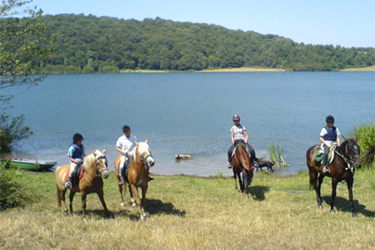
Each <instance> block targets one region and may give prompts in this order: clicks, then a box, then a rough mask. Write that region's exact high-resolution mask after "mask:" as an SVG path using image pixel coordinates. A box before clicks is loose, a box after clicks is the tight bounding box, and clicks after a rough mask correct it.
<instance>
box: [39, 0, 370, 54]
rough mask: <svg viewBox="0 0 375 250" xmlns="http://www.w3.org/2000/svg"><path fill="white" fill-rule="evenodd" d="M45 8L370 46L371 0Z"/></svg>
mask: <svg viewBox="0 0 375 250" xmlns="http://www.w3.org/2000/svg"><path fill="white" fill-rule="evenodd" d="M32 5H33V6H34V5H36V6H38V8H41V9H42V10H43V11H44V14H51V15H55V14H62V13H69V14H71V13H73V14H81V13H83V14H85V15H89V14H92V15H95V16H98V17H100V16H110V17H117V18H123V19H136V20H143V19H145V18H156V17H160V18H162V19H169V20H173V21H179V22H185V21H187V22H194V23H207V24H216V25H220V26H224V27H226V28H229V29H234V30H237V29H240V30H244V31H255V32H258V33H261V34H275V35H279V36H282V37H286V38H290V39H292V40H293V41H295V42H299V43H302V42H303V43H305V44H323V45H327V44H332V45H341V46H342V47H375V0H273V1H271V0H257V1H255V0H238V1H234V0H232V1H230V0H226V1H223V0H216V1H213V0H207V1H205V0H200V1H199V0H190V1H182V0H154V1H151V0H132V1H129V0H106V1H97V0H74V1H73V0H34V2H33V3H32Z"/></svg>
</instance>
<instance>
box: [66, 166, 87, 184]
mask: <svg viewBox="0 0 375 250" xmlns="http://www.w3.org/2000/svg"><path fill="white" fill-rule="evenodd" d="M78 171H79V177H78V180H80V179H82V176H83V167H79V169H78ZM69 173H70V168H69V169H68V171H67V172H66V180H67V181H68V180H69Z"/></svg>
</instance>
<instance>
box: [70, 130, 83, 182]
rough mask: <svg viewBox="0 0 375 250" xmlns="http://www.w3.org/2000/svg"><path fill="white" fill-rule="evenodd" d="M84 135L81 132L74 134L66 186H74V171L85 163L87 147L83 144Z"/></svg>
mask: <svg viewBox="0 0 375 250" xmlns="http://www.w3.org/2000/svg"><path fill="white" fill-rule="evenodd" d="M82 141H83V136H82V135H81V134H79V133H76V134H74V135H73V143H72V145H70V147H69V150H68V156H69V160H70V172H69V180H68V181H67V182H66V183H65V188H68V189H71V188H72V187H73V184H72V183H73V173H74V172H75V170H76V168H77V167H78V166H79V165H81V164H82V163H83V159H84V158H85V156H86V155H85V147H84V146H83V144H82Z"/></svg>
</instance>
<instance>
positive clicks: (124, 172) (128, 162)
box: [117, 157, 132, 178]
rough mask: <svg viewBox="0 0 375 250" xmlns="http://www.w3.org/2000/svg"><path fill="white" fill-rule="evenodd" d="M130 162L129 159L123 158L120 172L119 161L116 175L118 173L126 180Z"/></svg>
mask: <svg viewBox="0 0 375 250" xmlns="http://www.w3.org/2000/svg"><path fill="white" fill-rule="evenodd" d="M131 160H132V158H131V157H126V158H125V162H124V167H123V168H122V171H121V168H120V163H121V161H120V163H119V164H118V166H117V173H119V174H120V175H121V176H123V177H124V178H128V170H129V165H130V161H131Z"/></svg>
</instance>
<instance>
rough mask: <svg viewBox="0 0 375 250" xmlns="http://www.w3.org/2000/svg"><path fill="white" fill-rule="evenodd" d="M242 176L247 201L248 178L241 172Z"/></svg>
mask: <svg viewBox="0 0 375 250" xmlns="http://www.w3.org/2000/svg"><path fill="white" fill-rule="evenodd" d="M242 176H243V184H244V189H245V195H246V199H249V176H248V175H247V174H246V173H245V171H243V172H242Z"/></svg>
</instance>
